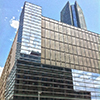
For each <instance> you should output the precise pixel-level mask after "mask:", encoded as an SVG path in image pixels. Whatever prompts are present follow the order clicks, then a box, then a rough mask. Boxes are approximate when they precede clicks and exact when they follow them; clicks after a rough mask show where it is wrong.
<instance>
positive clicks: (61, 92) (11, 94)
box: [0, 2, 100, 100]
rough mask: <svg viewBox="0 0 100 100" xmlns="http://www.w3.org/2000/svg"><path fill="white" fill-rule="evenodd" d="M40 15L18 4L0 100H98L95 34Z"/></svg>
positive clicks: (35, 9) (99, 77)
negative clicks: (18, 22) (17, 26)
mask: <svg viewBox="0 0 100 100" xmlns="http://www.w3.org/2000/svg"><path fill="white" fill-rule="evenodd" d="M41 11H42V9H41V7H40V6H37V5H34V4H32V3H29V2H25V4H24V7H23V10H22V13H21V16H20V24H19V29H18V31H17V33H16V36H15V39H14V42H13V44H12V47H11V50H10V53H9V55H8V58H7V61H6V63H5V66H4V70H3V72H2V75H1V78H0V100H100V55H99V44H100V40H99V37H100V35H99V34H97V33H94V32H90V31H87V30H84V29H82V28H78V27H74V26H72V25H68V24H65V23H62V22H59V21H56V20H53V19H50V18H47V17H44V16H42V15H41Z"/></svg>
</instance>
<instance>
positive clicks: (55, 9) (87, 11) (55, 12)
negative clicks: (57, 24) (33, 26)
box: [0, 0, 100, 73]
mask: <svg viewBox="0 0 100 100" xmlns="http://www.w3.org/2000/svg"><path fill="white" fill-rule="evenodd" d="M27 1H28V2H31V3H33V4H36V5H39V6H41V7H42V15H43V16H45V17H49V18H52V19H55V20H59V21H60V11H61V10H62V8H63V7H64V5H65V4H66V3H67V1H68V0H27ZM24 2H25V0H10V1H9V0H0V31H1V32H0V73H1V69H2V68H3V67H4V65H5V62H6V59H7V56H8V54H9V51H10V48H11V45H12V42H13V39H14V37H15V34H16V30H17V28H18V25H19V17H20V13H21V10H22V7H23V5H24ZM69 2H70V4H74V2H75V0H69ZM77 2H78V4H79V5H80V7H81V8H82V10H83V13H84V16H85V20H86V24H87V29H88V30H89V31H93V32H96V33H100V27H99V26H100V20H99V19H100V13H99V10H100V7H99V6H100V0H77Z"/></svg>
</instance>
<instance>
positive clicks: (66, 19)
mask: <svg viewBox="0 0 100 100" xmlns="http://www.w3.org/2000/svg"><path fill="white" fill-rule="evenodd" d="M61 22H63V23H66V24H69V25H73V26H76V27H79V28H83V29H87V27H86V23H85V18H84V14H83V11H82V9H81V7H80V6H79V5H78V3H77V2H76V1H75V4H74V5H70V3H69V1H68V2H67V4H66V5H65V7H64V8H63V9H62V11H61Z"/></svg>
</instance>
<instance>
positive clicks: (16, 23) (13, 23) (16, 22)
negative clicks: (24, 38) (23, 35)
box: [10, 16, 19, 29]
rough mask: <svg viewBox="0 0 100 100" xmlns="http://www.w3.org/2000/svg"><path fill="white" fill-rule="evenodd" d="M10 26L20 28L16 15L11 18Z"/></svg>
mask: <svg viewBox="0 0 100 100" xmlns="http://www.w3.org/2000/svg"><path fill="white" fill-rule="evenodd" d="M10 26H11V27H13V28H15V29H18V27H19V21H17V20H15V17H14V16H13V18H12V19H11V20H10Z"/></svg>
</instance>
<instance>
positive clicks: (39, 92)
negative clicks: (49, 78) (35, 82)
mask: <svg viewBox="0 0 100 100" xmlns="http://www.w3.org/2000/svg"><path fill="white" fill-rule="evenodd" d="M41 93H42V92H41V91H38V100H40V94H41Z"/></svg>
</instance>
